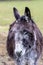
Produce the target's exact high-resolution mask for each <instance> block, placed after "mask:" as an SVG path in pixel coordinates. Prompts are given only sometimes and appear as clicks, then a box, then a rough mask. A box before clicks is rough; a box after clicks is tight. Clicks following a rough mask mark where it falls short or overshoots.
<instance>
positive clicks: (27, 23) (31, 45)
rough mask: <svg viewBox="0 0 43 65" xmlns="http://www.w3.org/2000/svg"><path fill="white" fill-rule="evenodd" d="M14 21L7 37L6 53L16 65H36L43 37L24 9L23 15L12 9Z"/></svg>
mask: <svg viewBox="0 0 43 65" xmlns="http://www.w3.org/2000/svg"><path fill="white" fill-rule="evenodd" d="M13 12H14V16H15V18H16V20H15V21H14V22H13V23H12V24H11V25H10V28H9V32H8V37H7V51H8V54H9V56H10V57H11V58H13V59H14V61H15V63H16V65H37V60H38V59H39V57H40V55H41V52H42V47H43V36H42V34H41V32H40V30H39V28H38V27H37V25H36V24H35V22H34V21H33V20H32V17H31V12H30V9H29V8H28V7H25V12H24V15H22V16H20V15H19V13H18V10H17V9H16V8H15V7H14V8H13Z"/></svg>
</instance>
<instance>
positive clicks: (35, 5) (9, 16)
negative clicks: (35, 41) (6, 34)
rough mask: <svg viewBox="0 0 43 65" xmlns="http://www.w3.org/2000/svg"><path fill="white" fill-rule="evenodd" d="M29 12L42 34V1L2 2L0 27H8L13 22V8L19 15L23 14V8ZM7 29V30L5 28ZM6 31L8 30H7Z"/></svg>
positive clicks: (0, 3)
mask: <svg viewBox="0 0 43 65" xmlns="http://www.w3.org/2000/svg"><path fill="white" fill-rule="evenodd" d="M26 6H28V7H29V8H30V10H31V15H32V18H33V20H34V21H35V23H36V24H37V25H38V27H39V29H40V30H41V32H42V33H43V1H42V0H40V1H37V0H36V1H2V2H0V26H6V25H7V26H8V25H10V24H11V23H12V22H13V21H14V20H15V18H14V15H13V7H16V8H17V9H18V10H19V13H20V15H23V14H24V9H25V7H26ZM6 29H7V28H6ZM7 30H8V29H7Z"/></svg>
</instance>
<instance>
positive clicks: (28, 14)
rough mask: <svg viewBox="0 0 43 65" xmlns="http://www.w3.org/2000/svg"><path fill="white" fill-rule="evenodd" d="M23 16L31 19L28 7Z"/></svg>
mask: <svg viewBox="0 0 43 65" xmlns="http://www.w3.org/2000/svg"><path fill="white" fill-rule="evenodd" d="M25 16H27V17H28V18H29V19H31V12H30V9H29V8H28V7H25Z"/></svg>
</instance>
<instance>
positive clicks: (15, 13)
mask: <svg viewBox="0 0 43 65" xmlns="http://www.w3.org/2000/svg"><path fill="white" fill-rule="evenodd" d="M13 12H14V16H15V18H16V19H19V18H20V15H19V13H18V10H17V9H16V8H15V7H14V8H13Z"/></svg>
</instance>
